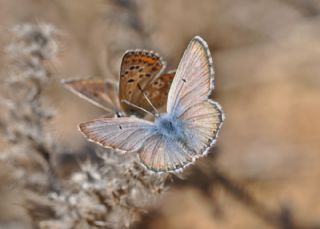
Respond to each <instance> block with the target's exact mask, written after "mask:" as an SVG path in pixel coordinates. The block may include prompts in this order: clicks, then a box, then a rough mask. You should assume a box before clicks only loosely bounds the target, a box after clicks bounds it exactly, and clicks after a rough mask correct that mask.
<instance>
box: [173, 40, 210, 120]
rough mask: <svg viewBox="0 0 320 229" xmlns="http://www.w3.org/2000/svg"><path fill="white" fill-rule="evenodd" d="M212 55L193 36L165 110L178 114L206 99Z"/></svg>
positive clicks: (205, 46)
mask: <svg viewBox="0 0 320 229" xmlns="http://www.w3.org/2000/svg"><path fill="white" fill-rule="evenodd" d="M213 74H214V72H213V66H212V57H211V54H210V51H209V49H208V45H207V43H206V42H205V41H204V40H203V39H202V38H200V37H198V36H197V37H195V38H193V39H192V40H191V42H190V43H189V45H188V47H187V49H186V51H185V52H184V54H183V57H182V59H181V61H180V64H179V66H178V69H177V72H176V75H175V77H174V80H173V82H172V85H171V88H170V91H169V96H168V103H167V112H168V113H171V114H176V115H179V112H183V109H185V108H188V107H190V106H193V105H194V104H197V103H201V102H202V101H205V100H207V99H208V96H209V95H210V93H211V90H212V89H213V80H214V78H213Z"/></svg>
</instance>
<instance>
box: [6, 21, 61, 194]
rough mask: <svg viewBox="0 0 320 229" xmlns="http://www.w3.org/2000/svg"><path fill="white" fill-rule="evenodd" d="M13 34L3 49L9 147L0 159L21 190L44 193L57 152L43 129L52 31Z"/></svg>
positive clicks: (25, 28) (26, 27) (20, 29)
mask: <svg viewBox="0 0 320 229" xmlns="http://www.w3.org/2000/svg"><path fill="white" fill-rule="evenodd" d="M13 32H14V34H15V37H14V39H13V41H12V43H11V44H10V45H9V46H8V47H7V49H6V52H7V54H8V59H9V66H10V71H9V73H8V77H6V78H5V80H4V83H3V86H4V88H3V90H2V91H3V92H4V93H5V99H4V100H2V102H3V104H4V105H5V106H6V108H7V112H6V113H5V117H3V121H2V127H3V128H2V129H3V132H4V137H5V138H6V140H7V141H8V145H10V147H8V148H7V149H6V152H4V153H2V154H1V157H2V160H5V161H6V162H10V163H12V165H13V166H14V167H15V174H14V176H16V178H17V179H18V180H19V181H20V182H23V183H24V184H23V186H28V187H29V188H31V189H38V190H42V191H44V190H48V187H49V186H50V183H51V181H50V180H49V179H48V178H52V177H53V176H54V174H53V168H52V166H51V164H52V162H51V156H52V154H53V153H54V152H55V151H56V148H57V147H56V144H55V143H54V141H53V140H52V138H51V136H50V135H49V134H48V132H47V131H46V129H45V126H46V123H47V122H48V121H50V119H51V118H52V117H53V113H52V111H51V110H50V109H49V108H48V107H46V106H44V105H43V103H44V102H45V101H44V98H43V97H42V92H43V89H44V88H45V87H46V85H47V84H48V82H49V79H50V77H51V73H50V71H49V68H48V66H47V62H48V61H50V60H52V59H53V58H54V57H55V55H56V52H57V45H56V43H55V40H54V33H55V30H54V28H53V27H52V26H50V25H48V24H39V25H33V24H21V25H18V26H15V27H14V29H13ZM47 174H50V176H49V177H46V176H47Z"/></svg>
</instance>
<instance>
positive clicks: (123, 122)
mask: <svg viewBox="0 0 320 229" xmlns="http://www.w3.org/2000/svg"><path fill="white" fill-rule="evenodd" d="M151 126H152V123H151V122H149V121H146V120H143V119H139V118H136V117H121V118H101V119H96V120H93V121H89V122H85V123H81V124H80V125H79V129H80V131H81V132H82V133H83V134H84V135H85V136H86V137H87V138H88V139H89V140H90V141H92V142H95V143H97V144H99V145H101V146H103V147H105V148H113V149H118V150H120V151H137V150H138V149H140V148H141V147H142V145H143V142H144V139H145V138H147V137H148V136H149V135H150V129H151Z"/></svg>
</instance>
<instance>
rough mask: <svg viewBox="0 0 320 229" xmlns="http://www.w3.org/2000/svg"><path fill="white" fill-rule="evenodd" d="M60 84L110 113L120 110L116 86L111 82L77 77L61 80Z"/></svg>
mask: <svg viewBox="0 0 320 229" xmlns="http://www.w3.org/2000/svg"><path fill="white" fill-rule="evenodd" d="M62 84H63V85H64V86H65V87H66V88H67V89H68V90H69V91H71V92H73V93H75V94H76V95H78V96H80V97H81V98H84V99H86V100H88V101H89V102H91V103H92V104H94V105H96V106H98V107H100V108H102V109H104V110H106V111H108V112H110V113H111V114H116V113H117V112H120V111H121V109H120V104H119V100H118V88H117V86H116V85H115V84H114V83H112V82H109V81H104V80H97V79H79V80H63V81H62Z"/></svg>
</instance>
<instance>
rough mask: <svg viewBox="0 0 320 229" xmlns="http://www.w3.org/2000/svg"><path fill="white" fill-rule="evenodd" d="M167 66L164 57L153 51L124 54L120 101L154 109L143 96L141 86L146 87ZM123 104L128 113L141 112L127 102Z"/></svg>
mask: <svg viewBox="0 0 320 229" xmlns="http://www.w3.org/2000/svg"><path fill="white" fill-rule="evenodd" d="M165 67H166V63H165V62H164V61H163V60H162V58H161V57H160V56H159V55H158V54H156V53H154V52H152V51H147V50H129V51H127V52H126V53H125V54H124V56H123V59H122V63H121V69H120V81H119V99H120V101H121V100H127V101H129V102H131V103H133V104H135V105H137V106H140V107H142V108H144V109H147V110H150V111H152V108H151V107H150V105H149V104H148V103H147V101H146V100H145V98H144V97H143V95H142V93H141V91H140V90H139V87H140V88H142V89H145V87H146V86H147V85H150V83H151V82H152V81H154V80H155V79H156V78H157V77H158V76H160V74H161V73H162V72H163V70H164V69H165ZM138 85H139V86H138ZM151 101H152V100H151ZM152 102H153V101H152ZM121 105H122V107H123V109H124V110H125V111H127V113H138V114H139V112H140V110H137V109H134V108H132V107H130V106H128V105H127V104H126V103H121ZM162 105H163V104H162Z"/></svg>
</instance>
